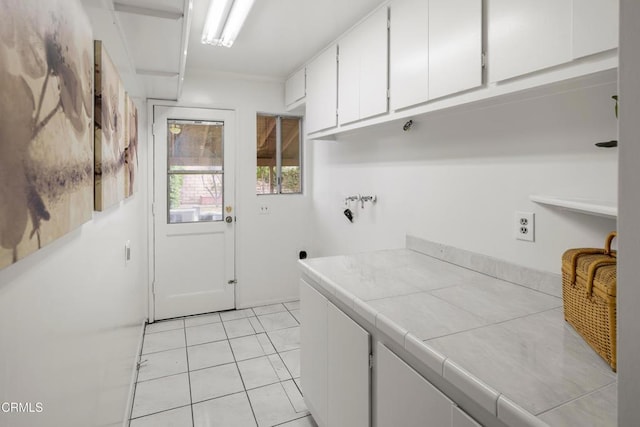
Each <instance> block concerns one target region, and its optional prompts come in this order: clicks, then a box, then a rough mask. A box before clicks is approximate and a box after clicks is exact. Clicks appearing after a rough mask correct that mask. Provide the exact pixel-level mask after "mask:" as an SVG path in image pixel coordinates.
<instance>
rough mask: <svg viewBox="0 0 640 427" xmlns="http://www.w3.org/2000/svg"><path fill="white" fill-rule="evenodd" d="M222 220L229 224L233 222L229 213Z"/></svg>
mask: <svg viewBox="0 0 640 427" xmlns="http://www.w3.org/2000/svg"><path fill="white" fill-rule="evenodd" d="M224 220H225V222H226V223H227V224H231V223H232V222H233V217H232V216H231V215H228V216H227V217H226V218H225V219H224Z"/></svg>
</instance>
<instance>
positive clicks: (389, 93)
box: [387, 89, 391, 99]
mask: <svg viewBox="0 0 640 427" xmlns="http://www.w3.org/2000/svg"><path fill="white" fill-rule="evenodd" d="M387 99H391V90H390V89H387Z"/></svg>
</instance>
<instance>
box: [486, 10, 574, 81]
mask: <svg viewBox="0 0 640 427" xmlns="http://www.w3.org/2000/svg"><path fill="white" fill-rule="evenodd" d="M486 1H487V7H488V19H487V25H488V33H489V39H488V51H487V55H488V57H489V81H490V82H498V81H501V80H506V79H509V78H512V77H516V76H521V75H523V74H527V73H531V72H533V71H538V70H541V69H544V68H548V67H552V66H554V65H559V64H563V63H566V62H569V61H571V58H572V54H571V37H572V36H571V33H572V29H571V20H572V6H573V1H572V0H518V1H514V0H486Z"/></svg>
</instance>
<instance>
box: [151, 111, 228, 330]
mask: <svg viewBox="0 0 640 427" xmlns="http://www.w3.org/2000/svg"><path fill="white" fill-rule="evenodd" d="M234 116H235V113H234V112H233V111H229V110H209V109H198V108H179V107H165V106H155V107H154V125H153V126H154V204H153V216H154V230H155V236H154V238H155V259H154V261H155V262H154V265H155V267H154V270H155V271H154V273H155V276H154V284H153V299H154V313H153V319H154V320H159V319H168V318H172V317H178V316H186V315H192V314H198V313H207V312H212V311H219V310H226V309H231V308H234V307H235V288H234V285H235V260H234V253H235V236H234V234H235V211H234V193H235V191H234V173H233V170H234V152H235V147H234V141H235V139H234V138H235V123H234Z"/></svg>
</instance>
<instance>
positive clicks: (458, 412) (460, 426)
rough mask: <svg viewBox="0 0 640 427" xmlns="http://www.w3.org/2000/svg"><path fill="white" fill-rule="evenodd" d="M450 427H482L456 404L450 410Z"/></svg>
mask: <svg viewBox="0 0 640 427" xmlns="http://www.w3.org/2000/svg"><path fill="white" fill-rule="evenodd" d="M451 427H482V426H481V425H480V424H478V423H477V422H475V421H474V420H473V418H471V417H470V416H469V415H467V414H466V413H465V412H464V411H463V410H462V409H460V408H458V407H457V406H454V407H453V411H452V412H451Z"/></svg>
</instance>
